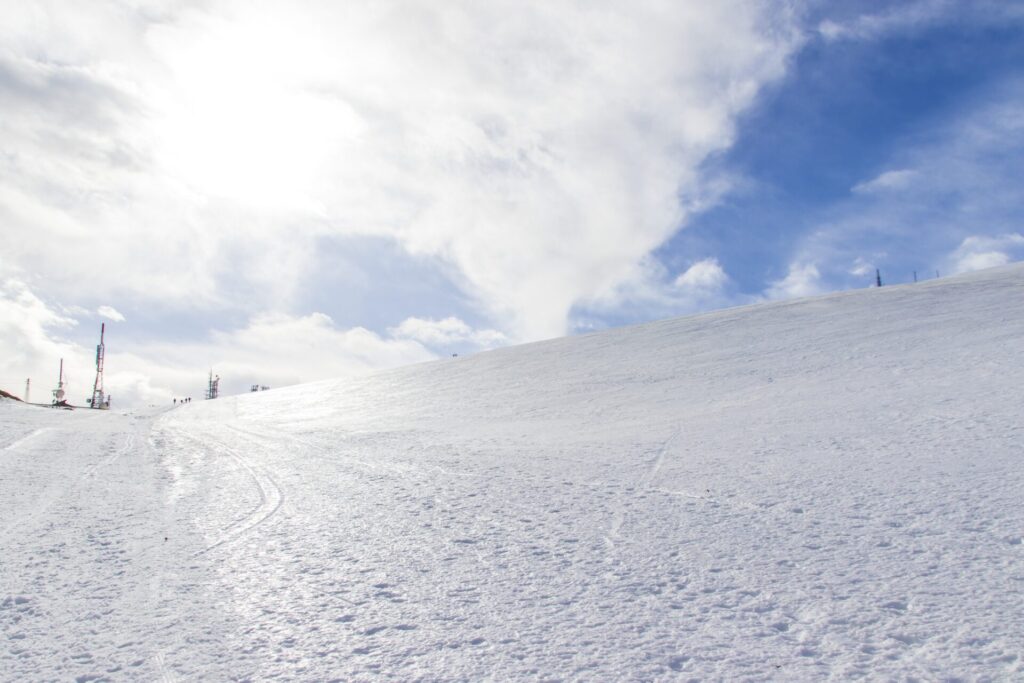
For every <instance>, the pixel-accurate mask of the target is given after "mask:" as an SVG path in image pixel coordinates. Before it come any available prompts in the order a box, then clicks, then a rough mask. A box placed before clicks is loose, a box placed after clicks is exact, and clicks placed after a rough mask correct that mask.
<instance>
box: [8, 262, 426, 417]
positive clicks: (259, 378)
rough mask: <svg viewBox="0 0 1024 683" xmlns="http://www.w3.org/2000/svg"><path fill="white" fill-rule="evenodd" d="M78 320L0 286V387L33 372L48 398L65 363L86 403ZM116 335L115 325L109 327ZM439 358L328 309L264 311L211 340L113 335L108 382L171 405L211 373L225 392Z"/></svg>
mask: <svg viewBox="0 0 1024 683" xmlns="http://www.w3.org/2000/svg"><path fill="white" fill-rule="evenodd" d="M76 324H77V323H76V321H75V320H74V319H72V318H69V317H67V316H65V315H62V314H60V313H57V312H56V311H55V309H54V307H53V306H51V305H49V304H48V303H46V302H44V301H43V300H42V299H40V298H39V297H37V296H36V295H35V294H33V293H32V292H31V291H30V289H29V288H28V287H27V286H26V285H25V284H24V283H21V282H17V281H14V280H7V281H6V282H4V283H3V285H2V286H0V342H2V344H3V348H4V353H3V354H0V388H4V389H6V390H8V391H12V392H13V393H16V394H19V395H20V393H21V391H20V389H21V387H23V386H24V382H25V379H26V378H31V379H32V381H33V384H34V385H35V387H36V388H35V389H34V390H33V392H34V393H33V400H37V401H44V402H46V401H48V400H49V389H51V388H53V387H52V386H50V385H51V384H52V385H54V386H55V385H56V382H57V372H58V363H59V361H60V359H63V360H64V370H65V375H66V377H67V381H68V394H69V396H70V397H71V401H72V403H81V402H83V401H84V399H85V396H86V395H87V394H89V393H90V392H91V390H92V383H93V379H94V377H95V365H94V349H93V348H91V347H85V346H83V345H81V344H76V343H74V342H71V341H68V340H67V339H65V338H64V337H63V335H64V334H65V333H66V332H67V331H69V330H70V329H72V328H73V327H74V326H75V325H76ZM108 332H110V331H109V330H108ZM434 358H436V356H435V355H434V354H433V353H432V352H430V351H429V350H427V349H426V348H425V347H424V346H423V345H421V344H420V343H419V342H417V341H415V340H412V339H401V338H388V337H382V336H380V335H378V334H376V333H374V332H372V331H370V330H366V329H363V328H359V327H356V328H350V329H342V328H339V327H337V326H336V325H335V324H334V322H333V321H332V320H331V319H330V318H329V317H328V316H326V315H323V314H321V313H312V314H310V315H307V316H288V315H282V314H275V315H262V316H257V317H255V318H253V319H252V320H250V321H249V323H248V324H247V325H246V326H244V327H242V328H240V329H237V330H231V331H216V332H214V333H213V334H212V335H209V336H208V337H206V338H203V339H197V340H194V341H188V342H179V343H174V344H170V343H164V342H160V343H144V344H134V345H131V346H129V345H128V344H127V343H126V342H125V341H124V340H123V339H121V338H119V337H118V336H117V335H116V334H108V338H107V355H106V359H107V362H106V375H105V380H106V381H105V388H106V390H107V391H108V392H109V393H110V394H111V395H112V396H113V397H114V405H115V407H116V406H128V405H132V404H137V403H153V402H156V403H163V402H165V401H169V400H170V399H171V397H174V396H186V395H191V396H193V397H199V396H201V395H202V389H203V384H204V382H205V374H204V373H205V371H206V369H207V368H212V369H214V370H215V372H217V373H218V374H219V375H220V376H221V377H222V378H223V380H224V381H223V383H222V387H223V389H224V391H225V393H238V392H242V391H245V390H247V389H248V387H249V385H250V384H266V385H270V386H284V385H288V384H296V383H298V382H309V381H313V380H316V379H323V378H329V377H341V376H353V375H358V374H364V373H367V372H372V371H374V370H381V369H385V368H391V367H396V366H401V365H408V364H410V363H417V362H422V361H428V360H432V359H434Z"/></svg>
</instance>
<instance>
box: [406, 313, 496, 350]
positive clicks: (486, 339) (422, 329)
mask: <svg viewBox="0 0 1024 683" xmlns="http://www.w3.org/2000/svg"><path fill="white" fill-rule="evenodd" d="M388 331H389V333H390V334H391V336H392V337H394V338H396V339H414V340H416V341H418V342H421V343H423V344H426V345H427V346H432V347H446V346H452V345H455V344H466V343H468V344H471V345H473V346H477V347H480V348H491V347H494V346H501V345H503V344H507V343H508V338H507V337H506V336H505V335H504V334H502V333H501V332H498V331H497V330H490V329H488V330H474V329H473V328H472V327H470V326H469V325H467V324H466V323H465V322H463V321H462V320H460V319H459V318H456V317H454V316H450V317H448V318H444V319H443V320H431V319H424V318H415V317H412V318H406V319H405V320H403V321H402V323H401V324H400V325H399V326H398V327H395V328H392V329H390V330H388Z"/></svg>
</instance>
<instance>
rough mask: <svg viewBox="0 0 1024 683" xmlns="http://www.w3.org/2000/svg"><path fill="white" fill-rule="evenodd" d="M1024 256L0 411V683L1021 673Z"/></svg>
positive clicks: (6, 406)
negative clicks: (434, 353)
mask: <svg viewBox="0 0 1024 683" xmlns="http://www.w3.org/2000/svg"><path fill="white" fill-rule="evenodd" d="M1021 338H1024V267H1020V266H1016V267H1011V268H1008V269H1003V270H998V271H991V272H987V273H978V274H974V275H971V276H967V277H963V278H959V279H953V280H949V281H942V282H935V283H922V284H920V285H917V286H914V287H890V288H883V289H881V290H872V291H865V292H851V293H845V294H840V295H835V296H830V297H824V298H816V299H809V300H804V301H795V302H784V303H780V304H772V305H767V306H756V307H750V308H746V309H737V310H732V311H722V312H718V313H714V314H709V315H705V316H698V317H694V318H686V319H680V320H673V321H663V322H659V323H654V324H651V325H645V326H641V327H635V328H629V329H622V330H613V331H611V332H607V333H602V334H596V335H588V336H585V337H579V338H575V339H565V340H555V341H552V342H546V343H542V344H536V345H530V346H526V347H521V348H516V349H507V350H501V351H496V352H491V353H484V354H479V355H478V356H475V357H469V358H460V359H457V360H451V361H449V360H447V359H446V360H443V361H438V362H435V363H428V364H423V365H419V366H413V367H410V368H404V369H400V370H396V371H393V372H388V373H382V374H379V375H376V376H372V377H367V378H361V379H354V380H346V381H341V380H337V381H330V382H324V383H320V384H318V385H308V386H304V387H293V388H288V389H283V390H275V391H272V392H266V393H261V394H256V395H251V396H243V397H236V398H222V399H218V400H217V401H213V402H205V403H202V404H198V403H197V404H195V405H189V406H185V407H180V408H176V409H174V410H170V411H165V412H162V413H159V414H158V413H157V412H156V411H143V412H142V413H140V414H138V415H122V414H116V413H98V412H92V411H75V412H74V413H68V412H65V411H47V410H42V409H36V408H31V407H27V406H20V405H12V404H10V403H9V402H0V443H5V442H6V443H8V445H7V446H5V447H4V448H3V451H2V457H0V520H2V522H0V523H2V531H0V541H2V547H3V553H2V554H0V679H10V680H49V679H61V680H82V681H86V680H160V681H174V680H197V679H209V680H268V679H287V680H332V679H336V680H360V681H365V680H452V681H469V680H644V681H647V680H690V679H695V680H847V679H854V678H867V679H873V680H877V679H881V680H903V679H914V678H916V679H921V680H938V679H961V680H1017V679H1020V678H1021V677H1022V676H1024V665H1022V661H1021V659H1022V657H1024V590H1022V589H1024V555H1022V552H1024V543H1022V535H1024V508H1022V505H1021V502H1020V501H1021V499H1022V495H1024V468H1022V467H1021V464H1022V463H1021V457H1022V445H1021V444H1022V441H1024V439H1022V437H1024V422H1022V418H1021V415H1022V413H1024V410H1022V402H1021V398H1020V392H1019V387H1020V385H1021V383H1022V382H1024V364H1022V363H1021V362H1020V361H1021V353H1022V347H1021V342H1020V340H1021Z"/></svg>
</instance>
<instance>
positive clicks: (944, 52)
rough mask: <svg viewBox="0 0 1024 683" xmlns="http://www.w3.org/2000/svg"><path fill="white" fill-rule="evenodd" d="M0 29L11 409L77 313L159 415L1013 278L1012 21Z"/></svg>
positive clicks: (87, 348) (315, 15) (405, 17)
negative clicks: (752, 315) (841, 295)
mask: <svg viewBox="0 0 1024 683" xmlns="http://www.w3.org/2000/svg"><path fill="white" fill-rule="evenodd" d="M0 11H2V16H3V17H4V21H3V22H0V388H4V389H6V390H7V391H11V392H12V393H15V394H17V395H22V394H23V393H24V386H25V380H26V379H27V378H31V380H32V391H31V397H30V398H31V399H32V400H34V401H49V398H50V390H51V389H53V388H54V386H55V384H56V381H57V374H58V364H59V362H60V359H61V358H64V359H65V366H66V369H67V378H66V379H67V382H68V384H69V395H70V396H71V398H72V401H73V402H79V401H84V400H85V398H86V397H87V396H88V395H90V394H91V391H92V384H93V378H94V374H95V371H94V367H93V362H94V355H95V344H96V343H97V341H98V336H99V328H100V325H101V323H106V325H107V336H106V352H107V357H106V376H105V383H106V389H107V391H108V392H109V393H110V394H111V395H112V397H113V404H114V405H115V406H129V405H134V404H141V403H151V404H162V403H169V402H170V401H171V400H172V398H178V397H184V396H192V397H193V398H195V399H199V398H200V397H201V396H202V392H203V390H204V388H205V383H206V379H207V373H208V372H210V370H211V369H212V370H213V372H215V373H216V374H217V375H219V376H220V377H221V378H222V390H223V391H224V392H225V393H238V392H242V391H247V390H248V388H249V386H250V385H252V384H262V385H268V386H272V387H280V386H285V385H289V384H295V383H299V382H309V381H314V380H317V379H323V378H328V377H337V376H346V375H354V374H360V373H365V372H370V371H375V370H380V369H385V368H390V367H395V366H399V365H404V364H408V363H416V362H427V361H433V362H448V361H445V360H444V359H450V357H451V355H452V354H460V355H466V354H472V353H476V352H480V351H484V350H487V349H491V348H495V347H498V346H504V345H509V344H519V343H525V342H531V341H537V340H541V339H548V338H553V337H559V336H564V335H572V334H580V333H586V332H589V331H594V330H601V329H606V328H609V327H614V326H618V325H624V324H632V323H638V322H643V321H647V320H653V319H660V318H665V317H670V316H678V315H687V314H692V313H697V312H701V311H707V310H713V309H717V308H722V307H728V306H736V305H746V304H751V303H756V302H759V301H767V300H775V299H785V298H790V297H798V296H808V295H815V294H820V293H825V292H830V291H838V290H845V289H851V288H857V287H866V286H871V285H872V284H874V281H875V271H876V269H878V270H879V271H880V272H881V277H882V280H883V283H884V284H898V283H906V282H912V281H913V280H914V278H915V276H916V277H917V278H918V279H927V278H933V277H936V276H937V275H938V276H946V275H951V274H955V273H960V272H966V271H970V270H977V269H980V268H987V267H992V266H998V265H1002V264H1005V263H1009V262H1013V261H1018V260H1021V259H1024V188H1022V186H1021V184H1020V182H1019V180H1018V176H1019V169H1021V168H1024V0H991V1H987V0H975V1H971V2H967V1H963V2H953V1H944V0H907V1H905V2H900V3H892V2H868V1H861V2H856V1H854V2H850V1H844V2H822V1H815V0H805V1H800V0H790V1H776V2H758V1H754V0H721V1H720V2H715V3H707V2H702V1H698V0H689V1H683V0H675V1H672V2H667V1H666V2H659V1H636V0H634V1H631V2H628V3H626V2H593V1H590V2H582V1H581V2H571V1H564V2H557V1H556V2H551V1H536V2H532V1H530V0H518V1H516V2H506V1H504V0H488V1H487V2H469V1H466V2H459V1H457V0H453V1H452V2H448V3H426V2H415V1H409V0H375V1H372V2H370V1H365V2H358V1H353V2H347V3H336V2H330V1H328V0H297V1H291V2H287V3H286V2H272V1H265V2H251V1H247V2H242V1H241V0H182V1H179V2H165V1H157V0H97V1H95V2H90V3H81V2H70V1H67V2H60V1H46V0H43V1H40V2H33V3H24V2H16V1H14V0H0ZM79 397H81V398H79Z"/></svg>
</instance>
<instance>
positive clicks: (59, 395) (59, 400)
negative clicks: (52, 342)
mask: <svg viewBox="0 0 1024 683" xmlns="http://www.w3.org/2000/svg"><path fill="white" fill-rule="evenodd" d="M64 396H65V393H64V359H63V358H61V359H60V373H59V374H58V375H57V388H56V389H54V390H53V405H55V406H60V405H64V401H65V399H64Z"/></svg>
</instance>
